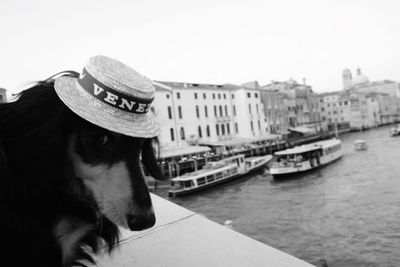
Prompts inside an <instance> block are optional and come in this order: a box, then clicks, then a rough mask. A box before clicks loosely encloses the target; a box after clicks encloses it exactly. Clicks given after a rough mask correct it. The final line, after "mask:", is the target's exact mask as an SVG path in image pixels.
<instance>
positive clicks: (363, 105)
mask: <svg viewBox="0 0 400 267" xmlns="http://www.w3.org/2000/svg"><path fill="white" fill-rule="evenodd" d="M319 97H320V102H321V116H322V119H323V120H325V121H327V122H328V127H329V128H330V129H331V130H332V129H334V128H339V129H346V128H349V129H351V130H362V129H368V128H371V127H377V126H379V125H382V124H387V123H391V122H394V121H395V119H396V114H397V100H396V99H395V98H393V97H391V96H389V95H388V94H381V93H368V94H365V93H361V92H356V91H351V90H350V91H337V92H329V93H323V94H320V95H319Z"/></svg>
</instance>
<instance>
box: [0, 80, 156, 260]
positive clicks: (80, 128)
mask: <svg viewBox="0 0 400 267" xmlns="http://www.w3.org/2000/svg"><path fill="white" fill-rule="evenodd" d="M68 75H70V76H74V77H77V76H78V74H75V73H72V72H70V73H69V74H68ZM141 162H143V163H144V165H145V167H146V169H147V170H148V171H149V172H150V174H151V175H152V176H153V177H155V178H157V179H162V176H161V173H160V171H159V168H158V166H157V163H156V159H155V156H154V151H153V147H152V140H151V139H145V138H135V137H129V136H125V135H121V134H118V133H115V132H111V131H108V130H105V129H103V128H100V127H98V126H95V125H93V124H91V123H89V122H87V121H85V120H83V119H82V118H80V117H79V116H77V115H76V114H75V113H73V112H72V111H71V110H70V109H69V108H68V107H66V106H65V105H64V104H63V103H62V102H61V100H60V99H59V98H58V96H57V95H56V93H55V90H54V80H53V79H48V80H45V81H43V82H39V83H38V84H36V85H35V86H33V87H31V88H30V89H28V90H25V91H23V92H22V93H21V94H20V96H19V98H18V100H17V101H15V102H10V103H5V104H1V105H0V214H1V215H0V216H1V217H0V240H1V243H2V247H3V248H2V249H0V263H1V265H2V266H29V267H33V266H52V267H55V266H71V265H74V266H76V265H79V266H86V265H85V262H86V263H88V262H89V263H94V260H93V258H92V257H91V256H90V253H92V252H93V253H96V252H98V250H99V249H100V248H101V247H102V246H105V247H107V248H108V251H109V252H111V250H112V249H113V248H114V247H115V246H116V245H117V244H118V236H119V231H118V228H117V225H120V226H123V227H129V228H130V229H131V230H143V229H146V228H149V227H151V226H153V225H154V223H155V216H154V211H153V208H152V203H151V199H150V195H149V191H148V188H147V186H146V183H145V180H144V175H143V172H142V165H141Z"/></svg>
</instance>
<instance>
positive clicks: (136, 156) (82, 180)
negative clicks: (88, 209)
mask: <svg viewBox="0 0 400 267" xmlns="http://www.w3.org/2000/svg"><path fill="white" fill-rule="evenodd" d="M67 154H68V158H69V159H70V161H71V162H72V166H73V172H74V175H73V176H74V179H78V181H75V182H76V183H78V184H81V185H83V187H84V189H83V190H84V192H85V194H88V197H89V199H92V201H94V204H95V205H96V206H97V209H98V210H99V212H100V213H101V214H102V215H104V216H105V217H107V218H108V219H109V220H110V221H111V222H113V223H115V224H117V225H120V226H123V227H125V228H128V227H129V229H131V230H143V229H146V228H149V227H151V226H153V225H154V223H155V215H154V211H153V207H152V203H151V199H150V195H149V191H148V188H147V186H146V182H145V179H144V176H143V172H142V165H141V162H143V163H144V164H145V166H146V167H147V169H148V170H149V172H151V173H152V174H153V175H154V174H155V175H154V176H156V177H159V175H158V174H157V172H158V171H157V166H156V165H155V161H154V158H152V155H153V152H152V144H151V140H150V139H143V138H135V137H129V136H125V135H121V134H118V133H114V132H111V131H108V130H105V129H103V128H100V127H97V126H95V125H92V124H89V123H84V124H82V125H81V127H79V128H78V129H76V130H75V131H73V132H72V133H71V134H70V135H69V138H68V148H67ZM141 159H142V161H141ZM155 170H156V171H155Z"/></svg>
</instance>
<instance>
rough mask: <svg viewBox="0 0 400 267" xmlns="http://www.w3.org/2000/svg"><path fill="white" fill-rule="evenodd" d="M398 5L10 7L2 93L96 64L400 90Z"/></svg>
mask: <svg viewBox="0 0 400 267" xmlns="http://www.w3.org/2000/svg"><path fill="white" fill-rule="evenodd" d="M399 10H400V1H397V0H393V1H391V0H384V1H383V0H360V1H358V0H332V1H328V0H301V1H299V0H276V1H272V0H199V1H191V0H170V1H167V0H158V1H157V0H145V1H137V0H126V1H124V0H113V1H105V0H95V1H92V0H86V1H76V0H68V1H61V0H59V1H58V0H35V1H31V0H26V1H21V0H1V2H0V36H1V41H0V43H1V44H0V48H1V49H0V87H3V88H6V89H7V90H8V93H9V94H12V93H16V92H18V91H20V90H21V89H22V88H24V86H26V84H27V83H28V82H32V81H37V80H42V79H46V78H48V77H49V76H51V75H53V74H55V73H57V72H59V71H63V70H76V71H81V70H82V68H83V67H84V66H85V64H86V62H87V60H88V58H90V57H91V56H94V55H98V54H102V55H106V56H109V57H112V58H115V59H118V60H120V61H122V62H124V63H126V64H127V65H129V66H131V67H132V68H134V69H135V70H137V71H138V72H139V73H141V74H143V75H145V76H147V77H149V78H150V79H152V80H158V81H177V82H192V83H211V84H224V83H233V84H243V83H245V82H249V81H258V82H259V84H260V85H265V84H268V83H270V82H271V81H272V80H274V81H285V80H289V79H290V78H293V79H294V80H297V81H298V82H302V81H303V78H305V79H306V83H307V84H309V85H311V86H312V87H313V90H314V91H315V92H317V93H322V92H327V91H336V90H341V89H342V78H341V76H342V71H343V69H345V68H349V69H351V71H352V73H353V76H354V75H355V74H356V69H357V68H358V67H360V68H361V69H362V72H363V74H365V75H366V76H368V78H369V79H370V80H371V81H377V80H383V79H389V80H394V81H399V82H400V15H399V12H398V11H399Z"/></svg>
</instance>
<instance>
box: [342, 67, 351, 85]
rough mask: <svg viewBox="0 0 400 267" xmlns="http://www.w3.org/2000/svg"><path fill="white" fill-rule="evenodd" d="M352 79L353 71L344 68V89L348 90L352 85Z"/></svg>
mask: <svg viewBox="0 0 400 267" xmlns="http://www.w3.org/2000/svg"><path fill="white" fill-rule="evenodd" d="M352 79H353V77H352V76H351V71H350V70H349V69H344V70H343V73H342V80H343V90H347V89H349V88H350V87H351V81H352Z"/></svg>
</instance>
